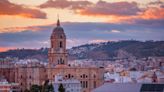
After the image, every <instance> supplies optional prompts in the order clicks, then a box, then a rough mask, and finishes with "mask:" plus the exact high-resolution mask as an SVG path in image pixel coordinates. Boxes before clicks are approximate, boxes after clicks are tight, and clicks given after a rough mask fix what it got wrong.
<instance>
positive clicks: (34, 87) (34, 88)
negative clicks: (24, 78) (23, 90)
mask: <svg viewBox="0 0 164 92" xmlns="http://www.w3.org/2000/svg"><path fill="white" fill-rule="evenodd" d="M40 90H41V89H40V86H38V85H32V86H31V87H30V92H40Z"/></svg>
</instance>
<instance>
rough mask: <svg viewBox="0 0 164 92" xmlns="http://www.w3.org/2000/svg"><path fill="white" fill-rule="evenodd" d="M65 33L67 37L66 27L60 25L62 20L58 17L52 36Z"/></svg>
mask: <svg viewBox="0 0 164 92" xmlns="http://www.w3.org/2000/svg"><path fill="white" fill-rule="evenodd" d="M58 35H63V36H64V37H65V33H64V29H63V28H62V27H61V26H60V21H59V19H58V21H57V26H56V27H55V28H54V29H53V32H52V35H51V38H55V36H58Z"/></svg>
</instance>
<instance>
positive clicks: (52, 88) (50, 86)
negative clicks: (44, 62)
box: [48, 84, 54, 92]
mask: <svg viewBox="0 0 164 92" xmlns="http://www.w3.org/2000/svg"><path fill="white" fill-rule="evenodd" d="M48 91H49V92H54V87H53V85H52V84H50V85H48Z"/></svg>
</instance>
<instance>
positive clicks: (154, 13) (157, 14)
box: [141, 7, 164, 19]
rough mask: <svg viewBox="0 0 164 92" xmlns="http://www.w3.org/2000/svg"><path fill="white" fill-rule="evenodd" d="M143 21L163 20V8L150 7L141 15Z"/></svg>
mask: <svg viewBox="0 0 164 92" xmlns="http://www.w3.org/2000/svg"><path fill="white" fill-rule="evenodd" d="M141 18H143V19H163V18H164V8H157V7H151V8H148V9H147V10H146V11H145V12H143V14H142V15H141Z"/></svg>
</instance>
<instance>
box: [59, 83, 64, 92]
mask: <svg viewBox="0 0 164 92" xmlns="http://www.w3.org/2000/svg"><path fill="white" fill-rule="evenodd" d="M58 91H59V92H65V88H64V87H63V84H62V83H61V84H60V85H59V88H58Z"/></svg>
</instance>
